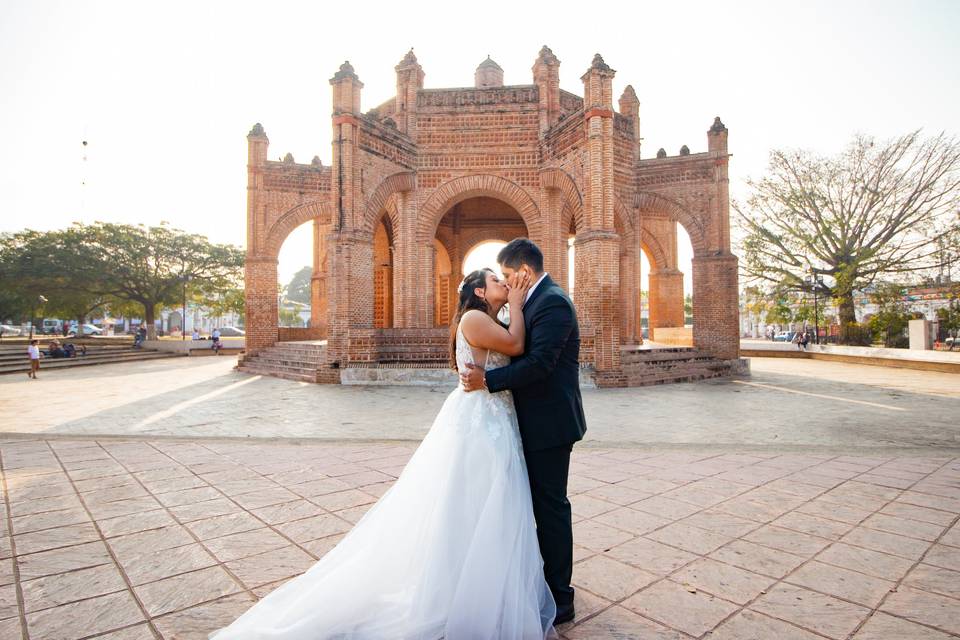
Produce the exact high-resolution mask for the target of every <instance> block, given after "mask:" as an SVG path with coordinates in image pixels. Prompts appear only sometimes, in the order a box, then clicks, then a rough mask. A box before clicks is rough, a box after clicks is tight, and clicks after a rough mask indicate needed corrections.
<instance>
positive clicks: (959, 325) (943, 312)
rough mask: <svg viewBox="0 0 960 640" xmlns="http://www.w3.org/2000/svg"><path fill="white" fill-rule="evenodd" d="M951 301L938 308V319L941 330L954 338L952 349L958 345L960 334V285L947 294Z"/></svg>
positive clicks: (951, 344)
mask: <svg viewBox="0 0 960 640" xmlns="http://www.w3.org/2000/svg"><path fill="white" fill-rule="evenodd" d="M947 297H948V299H949V300H950V302H949V303H948V304H947V306H946V307H941V308H940V309H937V320H938V322H939V324H940V331H942V332H944V333H946V334H947V336H948V337H950V338H953V340H952V341H951V342H950V351H953V349H954V347H956V346H957V338H958V336H960V286H955V287H954V288H953V290H952V291H951V292H950V293H949V294H947Z"/></svg>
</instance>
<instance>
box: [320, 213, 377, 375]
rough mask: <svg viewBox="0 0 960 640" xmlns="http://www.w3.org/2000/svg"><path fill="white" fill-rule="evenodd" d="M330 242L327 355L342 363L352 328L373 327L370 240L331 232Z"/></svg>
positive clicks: (356, 233)
mask: <svg viewBox="0 0 960 640" xmlns="http://www.w3.org/2000/svg"><path fill="white" fill-rule="evenodd" d="M329 245H330V251H329V253H328V254H327V273H329V274H330V275H329V278H328V279H327V294H328V298H327V300H328V302H327V304H328V309H329V318H330V320H329V325H328V328H327V354H328V359H329V361H330V362H338V363H340V366H343V365H345V364H346V363H347V362H349V360H350V353H349V341H350V332H351V330H359V331H361V332H362V331H363V330H369V329H372V328H373V277H372V276H373V267H372V265H373V240H372V239H371V238H370V237H369V234H366V233H362V232H360V231H354V230H344V231H333V232H332V233H331V234H330V237H329Z"/></svg>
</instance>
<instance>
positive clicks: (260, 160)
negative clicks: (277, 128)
mask: <svg viewBox="0 0 960 640" xmlns="http://www.w3.org/2000/svg"><path fill="white" fill-rule="evenodd" d="M269 146H270V140H269V139H268V138H267V134H266V132H265V131H264V130H263V125H262V124H260V123H259V122H258V123H257V124H255V125H253V128H252V129H250V133H248V134H247V164H248V165H250V166H252V167H256V166H262V165H264V164H266V162H267V147H269Z"/></svg>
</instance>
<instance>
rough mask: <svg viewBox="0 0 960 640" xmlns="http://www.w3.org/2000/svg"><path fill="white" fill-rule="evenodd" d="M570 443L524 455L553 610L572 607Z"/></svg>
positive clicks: (544, 571)
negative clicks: (551, 594) (568, 483)
mask: <svg viewBox="0 0 960 640" xmlns="http://www.w3.org/2000/svg"><path fill="white" fill-rule="evenodd" d="M572 450H573V445H572V444H567V445H563V446H560V447H554V448H552V449H544V450H542V451H530V452H524V457H525V458H526V460H527V473H528V474H529V476H530V492H531V494H532V496H533V516H534V518H535V519H536V521H537V540H538V541H539V542H540V555H541V556H543V573H544V576H545V577H546V579H547V584H548V585H549V586H550V591H552V592H553V599H554V600H555V601H556V603H557V608H558V609H561V608H564V607H567V606H569V605H571V604H573V587H571V586H570V578H571V576H572V575H573V524H572V523H571V517H570V501H569V500H567V475H568V474H569V471H570V452H571V451H572Z"/></svg>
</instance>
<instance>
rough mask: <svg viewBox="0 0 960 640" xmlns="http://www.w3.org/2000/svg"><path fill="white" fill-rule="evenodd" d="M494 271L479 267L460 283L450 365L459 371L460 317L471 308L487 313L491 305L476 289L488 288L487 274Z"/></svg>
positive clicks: (451, 327) (452, 327) (452, 330)
mask: <svg viewBox="0 0 960 640" xmlns="http://www.w3.org/2000/svg"><path fill="white" fill-rule="evenodd" d="M491 273H493V270H492V269H477V270H476V271H471V272H470V273H468V274H467V277H465V278H464V279H463V282H462V283H461V284H460V300H459V302H458V303H457V312H456V313H455V314H454V315H453V320H452V321H451V322H450V366H451V367H452V368H453V370H454V371H457V327H459V326H460V318H462V317H463V314H465V313H466V312H467V311H470V310H471V309H478V310H480V311H483V312H484V313H487V311H489V309H490V306H489V305H488V304H487V301H486V300H484V299H483V298H481V297H480V296H478V295H477V294H476V291H475V290H476V289H484V290H486V288H487V275H488V274H491Z"/></svg>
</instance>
